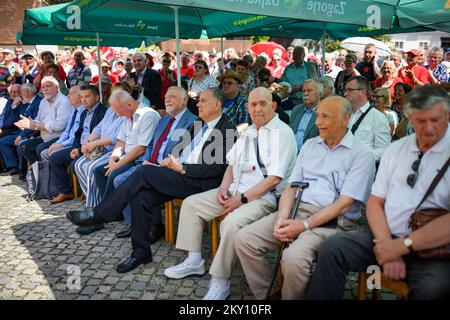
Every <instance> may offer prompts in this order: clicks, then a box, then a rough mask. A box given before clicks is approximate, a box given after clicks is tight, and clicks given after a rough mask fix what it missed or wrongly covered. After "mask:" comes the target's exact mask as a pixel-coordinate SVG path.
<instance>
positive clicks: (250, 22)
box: [52, 0, 287, 39]
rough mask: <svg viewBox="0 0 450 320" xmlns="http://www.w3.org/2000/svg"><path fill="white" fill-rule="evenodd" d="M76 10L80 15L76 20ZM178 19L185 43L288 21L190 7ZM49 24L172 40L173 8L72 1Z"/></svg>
mask: <svg viewBox="0 0 450 320" xmlns="http://www.w3.org/2000/svg"><path fill="white" fill-rule="evenodd" d="M75 6H76V7H75ZM78 8H79V9H78ZM77 10H79V13H80V15H78V16H77V14H76V11H77ZM178 16H179V32H180V38H184V39H187V38H192V39H198V38H200V37H201V35H202V31H203V30H206V32H207V34H208V36H209V37H210V38H215V37H220V36H224V35H226V34H230V33H233V32H236V31H240V30H242V29H245V28H257V27H260V26H264V25H267V24H271V23H275V22H280V21H286V20H287V19H285V18H283V19H280V18H277V17H268V16H258V15H253V14H242V13H234V12H223V11H217V10H207V9H197V8H192V7H180V8H179V10H178ZM77 17H78V18H79V19H78V20H77ZM52 22H53V23H54V25H55V26H56V28H57V29H59V30H66V31H67V30H74V31H77V30H78V31H99V32H108V33H121V34H124V33H125V34H139V35H148V36H162V37H170V38H175V27H174V26H175V14H174V10H173V8H172V7H171V6H169V5H166V4H160V3H153V2H146V1H132V0H98V1H89V0H75V1H72V2H71V3H68V4H64V5H63V6H62V7H61V8H60V9H59V10H56V11H55V12H53V13H52Z"/></svg>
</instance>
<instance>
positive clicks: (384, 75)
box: [374, 60, 403, 99]
mask: <svg viewBox="0 0 450 320" xmlns="http://www.w3.org/2000/svg"><path fill="white" fill-rule="evenodd" d="M380 71H381V77H379V78H378V79H376V80H375V81H374V84H375V87H377V88H387V89H389V93H390V95H391V99H394V88H395V85H396V84H397V83H399V82H403V81H402V79H400V78H398V77H397V68H396V67H395V63H394V62H393V61H390V60H385V61H384V62H383V64H382V65H381V68H380Z"/></svg>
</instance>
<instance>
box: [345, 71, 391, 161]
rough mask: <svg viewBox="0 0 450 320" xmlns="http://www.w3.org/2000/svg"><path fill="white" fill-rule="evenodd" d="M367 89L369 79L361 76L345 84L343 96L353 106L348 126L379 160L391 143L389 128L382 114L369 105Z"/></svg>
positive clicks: (368, 88)
mask: <svg viewBox="0 0 450 320" xmlns="http://www.w3.org/2000/svg"><path fill="white" fill-rule="evenodd" d="M369 90H370V84H369V81H367V79H366V78H364V77H362V76H356V77H353V78H351V79H350V80H349V81H348V82H347V84H346V85H345V91H344V96H345V98H346V99H347V100H348V101H350V103H351V104H352V108H353V113H352V117H351V119H350V121H349V125H348V127H349V129H350V130H351V132H352V133H353V134H354V136H355V137H357V138H358V139H359V140H361V141H362V142H364V143H365V144H366V145H367V146H368V147H369V149H370V150H371V151H372V152H373V154H374V155H375V160H376V161H379V160H380V158H381V155H382V154H383V152H384V150H385V149H386V148H387V147H388V146H389V145H390V143H391V129H390V127H389V122H388V121H387V119H386V117H385V116H384V114H383V113H381V112H379V111H378V110H377V109H376V108H375V107H373V106H371V105H370V102H369V100H368V96H369ZM361 117H363V118H361ZM360 119H361V120H360Z"/></svg>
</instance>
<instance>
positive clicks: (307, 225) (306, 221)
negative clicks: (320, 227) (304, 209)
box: [302, 219, 311, 231]
mask: <svg viewBox="0 0 450 320" xmlns="http://www.w3.org/2000/svg"><path fill="white" fill-rule="evenodd" d="M302 222H303V228H304V231H308V230H311V228H310V227H309V223H308V220H306V219H305V220H302Z"/></svg>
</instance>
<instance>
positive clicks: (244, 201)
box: [241, 193, 248, 204]
mask: <svg viewBox="0 0 450 320" xmlns="http://www.w3.org/2000/svg"><path fill="white" fill-rule="evenodd" d="M241 202H242V203H243V204H246V203H248V199H247V197H246V196H245V195H244V194H243V193H241Z"/></svg>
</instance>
